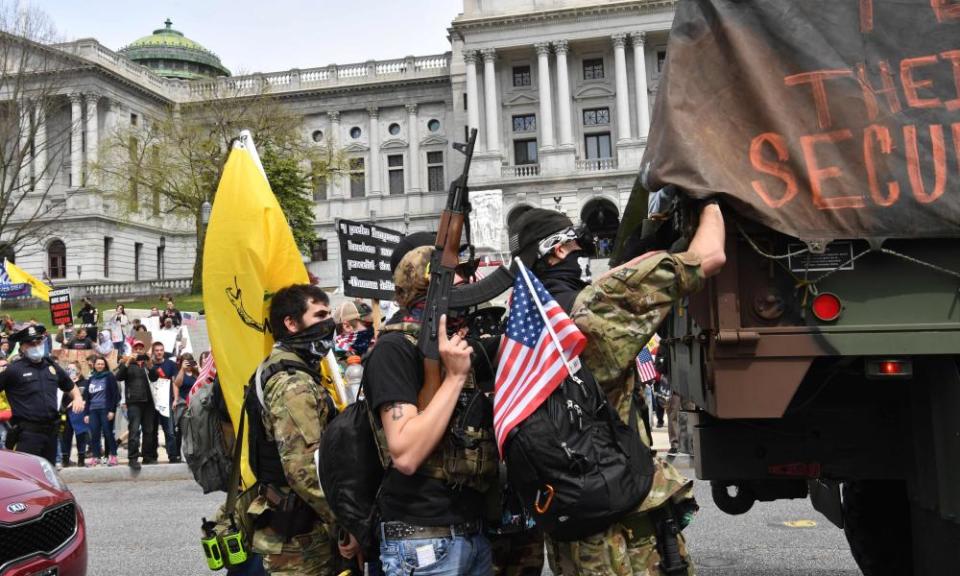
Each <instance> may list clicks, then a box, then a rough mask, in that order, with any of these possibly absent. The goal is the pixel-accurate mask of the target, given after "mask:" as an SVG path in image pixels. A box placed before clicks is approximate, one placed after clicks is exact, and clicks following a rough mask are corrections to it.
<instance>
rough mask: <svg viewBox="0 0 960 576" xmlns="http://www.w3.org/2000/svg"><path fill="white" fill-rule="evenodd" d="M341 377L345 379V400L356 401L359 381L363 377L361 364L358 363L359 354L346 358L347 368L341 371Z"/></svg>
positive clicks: (350, 402)
mask: <svg viewBox="0 0 960 576" xmlns="http://www.w3.org/2000/svg"><path fill="white" fill-rule="evenodd" d="M343 379H344V380H346V381H347V382H346V383H347V402H348V403H349V404H353V403H354V402H356V401H357V395H358V394H359V393H360V381H361V380H362V379H363V364H361V363H360V357H359V356H350V357H349V358H347V369H346V370H345V371H344V373H343Z"/></svg>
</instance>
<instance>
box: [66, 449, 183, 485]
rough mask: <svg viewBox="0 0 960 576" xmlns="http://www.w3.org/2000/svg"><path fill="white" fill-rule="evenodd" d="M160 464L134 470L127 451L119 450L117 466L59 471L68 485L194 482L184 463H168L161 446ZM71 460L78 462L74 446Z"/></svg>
mask: <svg viewBox="0 0 960 576" xmlns="http://www.w3.org/2000/svg"><path fill="white" fill-rule="evenodd" d="M157 452H158V456H159V458H158V463H157V464H150V465H147V466H142V467H141V468H140V470H133V469H131V468H130V467H129V466H128V465H127V451H126V449H125V448H122V447H121V448H118V449H117V460H118V464H117V465H116V466H107V465H105V464H98V465H97V466H93V467H83V466H77V465H76V464H74V465H73V466H68V467H65V468H62V469H61V470H59V474H60V477H61V478H63V480H64V482H66V483H67V484H70V483H75V482H120V481H125V480H143V481H146V482H153V481H157V480H193V474H192V473H191V472H190V469H189V468H187V465H186V464H184V463H182V462H181V463H177V464H171V463H170V462H168V461H167V452H166V450H165V449H164V447H163V446H160V447H159V448H158V450H157ZM70 460H71V461H73V462H76V461H77V449H76V447H75V446H74V448H73V450H72V452H71V453H70Z"/></svg>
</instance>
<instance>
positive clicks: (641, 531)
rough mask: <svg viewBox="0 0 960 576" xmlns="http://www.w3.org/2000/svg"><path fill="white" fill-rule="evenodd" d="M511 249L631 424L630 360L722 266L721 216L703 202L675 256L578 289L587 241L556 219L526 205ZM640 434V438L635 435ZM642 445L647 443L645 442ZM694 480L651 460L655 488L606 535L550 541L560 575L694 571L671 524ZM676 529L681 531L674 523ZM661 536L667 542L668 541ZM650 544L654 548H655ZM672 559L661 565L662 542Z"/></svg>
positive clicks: (640, 263) (691, 506)
mask: <svg viewBox="0 0 960 576" xmlns="http://www.w3.org/2000/svg"><path fill="white" fill-rule="evenodd" d="M508 228H509V230H508V232H509V239H510V249H511V254H512V255H513V256H519V257H520V259H521V260H522V261H523V262H524V264H525V265H526V266H528V267H530V268H532V269H533V271H534V273H535V274H536V275H537V277H538V278H539V279H540V280H541V282H542V283H543V285H544V287H545V288H546V289H547V291H549V292H550V294H551V296H553V297H554V299H556V301H557V303H558V304H560V305H561V306H562V307H563V308H564V309H565V310H567V311H568V312H569V313H570V316H571V318H572V319H573V320H574V322H575V323H576V324H577V327H579V328H580V329H581V331H583V333H584V335H586V336H587V339H588V340H587V347H586V348H585V349H584V352H583V354H582V355H581V359H582V360H583V363H584V365H585V366H586V368H587V369H588V370H589V371H590V372H591V373H592V374H593V376H594V377H595V378H596V380H597V383H598V384H600V386H601V388H602V389H603V391H604V392H605V393H606V394H607V397H608V399H609V400H610V402H611V404H612V405H613V406H614V407H616V408H617V411H618V413H619V414H620V416H621V418H622V419H623V420H624V421H628V420H629V411H630V409H631V407H630V398H631V395H632V393H633V392H634V390H633V385H634V382H633V380H632V377H631V374H632V373H633V372H632V367H633V360H634V358H635V357H636V355H637V354H638V353H639V351H640V348H641V347H642V346H644V345H645V344H646V342H647V341H648V340H649V339H650V337H651V336H652V335H653V333H654V332H655V331H656V329H657V327H658V326H659V325H660V323H661V322H662V321H663V320H664V318H665V317H666V315H667V314H668V312H669V310H670V308H671V306H672V305H673V303H674V302H675V301H676V300H677V299H679V298H681V297H683V296H685V295H687V294H690V293H692V292H694V291H696V290H698V289H700V288H701V287H702V285H703V281H704V278H706V277H709V276H712V275H714V274H716V273H717V272H719V270H720V268H721V267H722V266H723V264H724V261H725V256H724V249H723V242H724V226H723V216H722V215H721V213H720V209H719V207H718V206H717V205H716V204H715V203H708V204H706V205H705V206H704V207H703V209H702V211H701V215H700V226H699V228H698V229H697V232H696V233H695V234H694V237H693V239H692V240H691V242H690V245H689V250H688V251H687V252H684V253H681V254H667V253H654V254H649V253H648V254H644V255H641V256H639V257H638V258H636V259H634V260H631V261H630V262H627V263H626V264H623V265H622V266H619V267H617V268H615V269H613V270H610V271H609V272H608V273H606V274H604V275H603V276H601V277H600V278H598V279H597V280H596V281H595V282H593V283H591V284H587V283H585V282H584V281H583V280H582V279H581V277H582V271H581V267H580V264H579V259H580V258H581V257H584V256H587V255H588V254H587V253H586V252H585V251H584V249H585V248H588V244H589V238H588V237H587V236H586V235H585V234H583V233H582V231H580V230H577V229H575V228H574V226H573V223H572V222H571V221H570V219H569V218H568V217H567V216H566V215H565V214H562V213H560V212H555V211H552V210H544V209H539V208H534V209H530V210H527V211H526V212H524V213H523V214H522V215H521V216H520V217H518V218H516V219H515V220H514V221H513V222H512V223H511V224H510V225H509V226H508ZM639 432H640V433H641V435H645V434H644V432H643V431H642V430H641V431H639ZM644 441H645V442H646V443H647V444H648V445H649V442H650V440H649V437H645V438H644ZM692 489H693V483H692V482H691V481H689V480H687V479H686V478H684V477H683V476H682V475H680V474H679V473H678V472H677V471H676V470H675V469H674V468H673V467H672V466H670V465H669V464H667V463H666V462H663V461H662V460H659V459H657V462H656V465H655V472H654V478H653V485H652V487H651V489H650V492H649V493H648V495H647V497H646V499H645V500H644V501H643V502H642V503H641V504H640V506H639V507H638V508H637V510H636V511H635V512H633V513H631V514H629V515H628V516H627V517H625V518H624V519H622V521H620V522H617V523H615V524H614V525H611V526H610V527H608V528H607V529H606V530H604V531H602V532H599V533H597V534H594V535H591V536H589V537H587V538H583V539H581V540H578V541H575V542H552V543H551V544H552V546H551V549H552V550H553V551H555V553H556V554H557V555H558V563H559V566H560V572H561V573H562V574H563V575H564V576H587V575H590V576H592V575H601V574H649V575H654V574H663V573H666V574H671V575H673V574H690V575H692V574H694V567H693V563H692V562H691V561H690V560H689V557H688V556H687V553H686V547H685V543H684V541H683V537H682V535H680V534H678V533H677V531H676V530H674V528H675V527H677V526H678V525H682V523H683V522H684V521H688V520H689V517H687V518H676V517H675V514H674V512H675V511H677V512H679V515H681V516H687V515H689V516H692V512H693V511H695V509H696V504H695V502H694V501H693V499H692ZM678 522H679V524H678ZM667 532H669V535H668V534H667ZM658 538H659V539H660V541H659V542H658ZM667 538H675V539H676V540H677V548H676V549H674V550H677V549H678V550H679V554H674V555H673V557H671V558H664V557H662V555H661V554H660V550H662V549H663V548H662V546H663V544H664V542H663V540H666V539H667Z"/></svg>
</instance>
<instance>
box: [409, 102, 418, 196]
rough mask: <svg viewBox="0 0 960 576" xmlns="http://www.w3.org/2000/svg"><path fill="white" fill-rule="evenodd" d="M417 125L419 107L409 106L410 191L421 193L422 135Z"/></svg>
mask: <svg viewBox="0 0 960 576" xmlns="http://www.w3.org/2000/svg"><path fill="white" fill-rule="evenodd" d="M419 128H420V126H419V124H418V123H417V105H416V104H407V138H408V139H409V142H410V143H409V145H408V147H409V150H410V160H409V163H410V168H409V171H410V191H411V192H420V191H421V187H420V134H419Z"/></svg>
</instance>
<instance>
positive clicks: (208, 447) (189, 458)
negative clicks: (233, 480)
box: [180, 379, 233, 494]
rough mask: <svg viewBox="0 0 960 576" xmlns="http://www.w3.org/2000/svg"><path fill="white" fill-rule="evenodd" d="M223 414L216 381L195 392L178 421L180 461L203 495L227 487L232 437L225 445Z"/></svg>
mask: <svg viewBox="0 0 960 576" xmlns="http://www.w3.org/2000/svg"><path fill="white" fill-rule="evenodd" d="M225 411H226V407H225V406H224V403H223V394H222V392H221V391H220V381H219V380H218V379H215V380H214V381H213V382H212V383H209V384H205V385H203V386H201V387H200V388H199V389H198V390H197V391H196V393H194V395H193V398H192V399H191V400H190V404H189V405H188V407H187V410H186V412H184V414H183V417H182V418H180V434H181V438H182V446H181V452H182V454H183V459H184V460H185V461H186V463H187V467H188V468H190V472H192V473H193V478H194V480H196V481H197V484H199V485H200V487H201V488H203V493H204V494H209V493H210V492H216V491H218V490H219V491H223V492H226V491H227V488H228V487H229V482H230V469H231V467H232V465H233V456H232V454H230V447H231V446H230V445H229V444H233V438H230V440H229V443H228V441H227V438H226V435H225V434H224V429H223V428H224V426H223V424H224V422H223V417H222V414H223V413H224V412H225ZM231 429H232V427H231Z"/></svg>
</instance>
